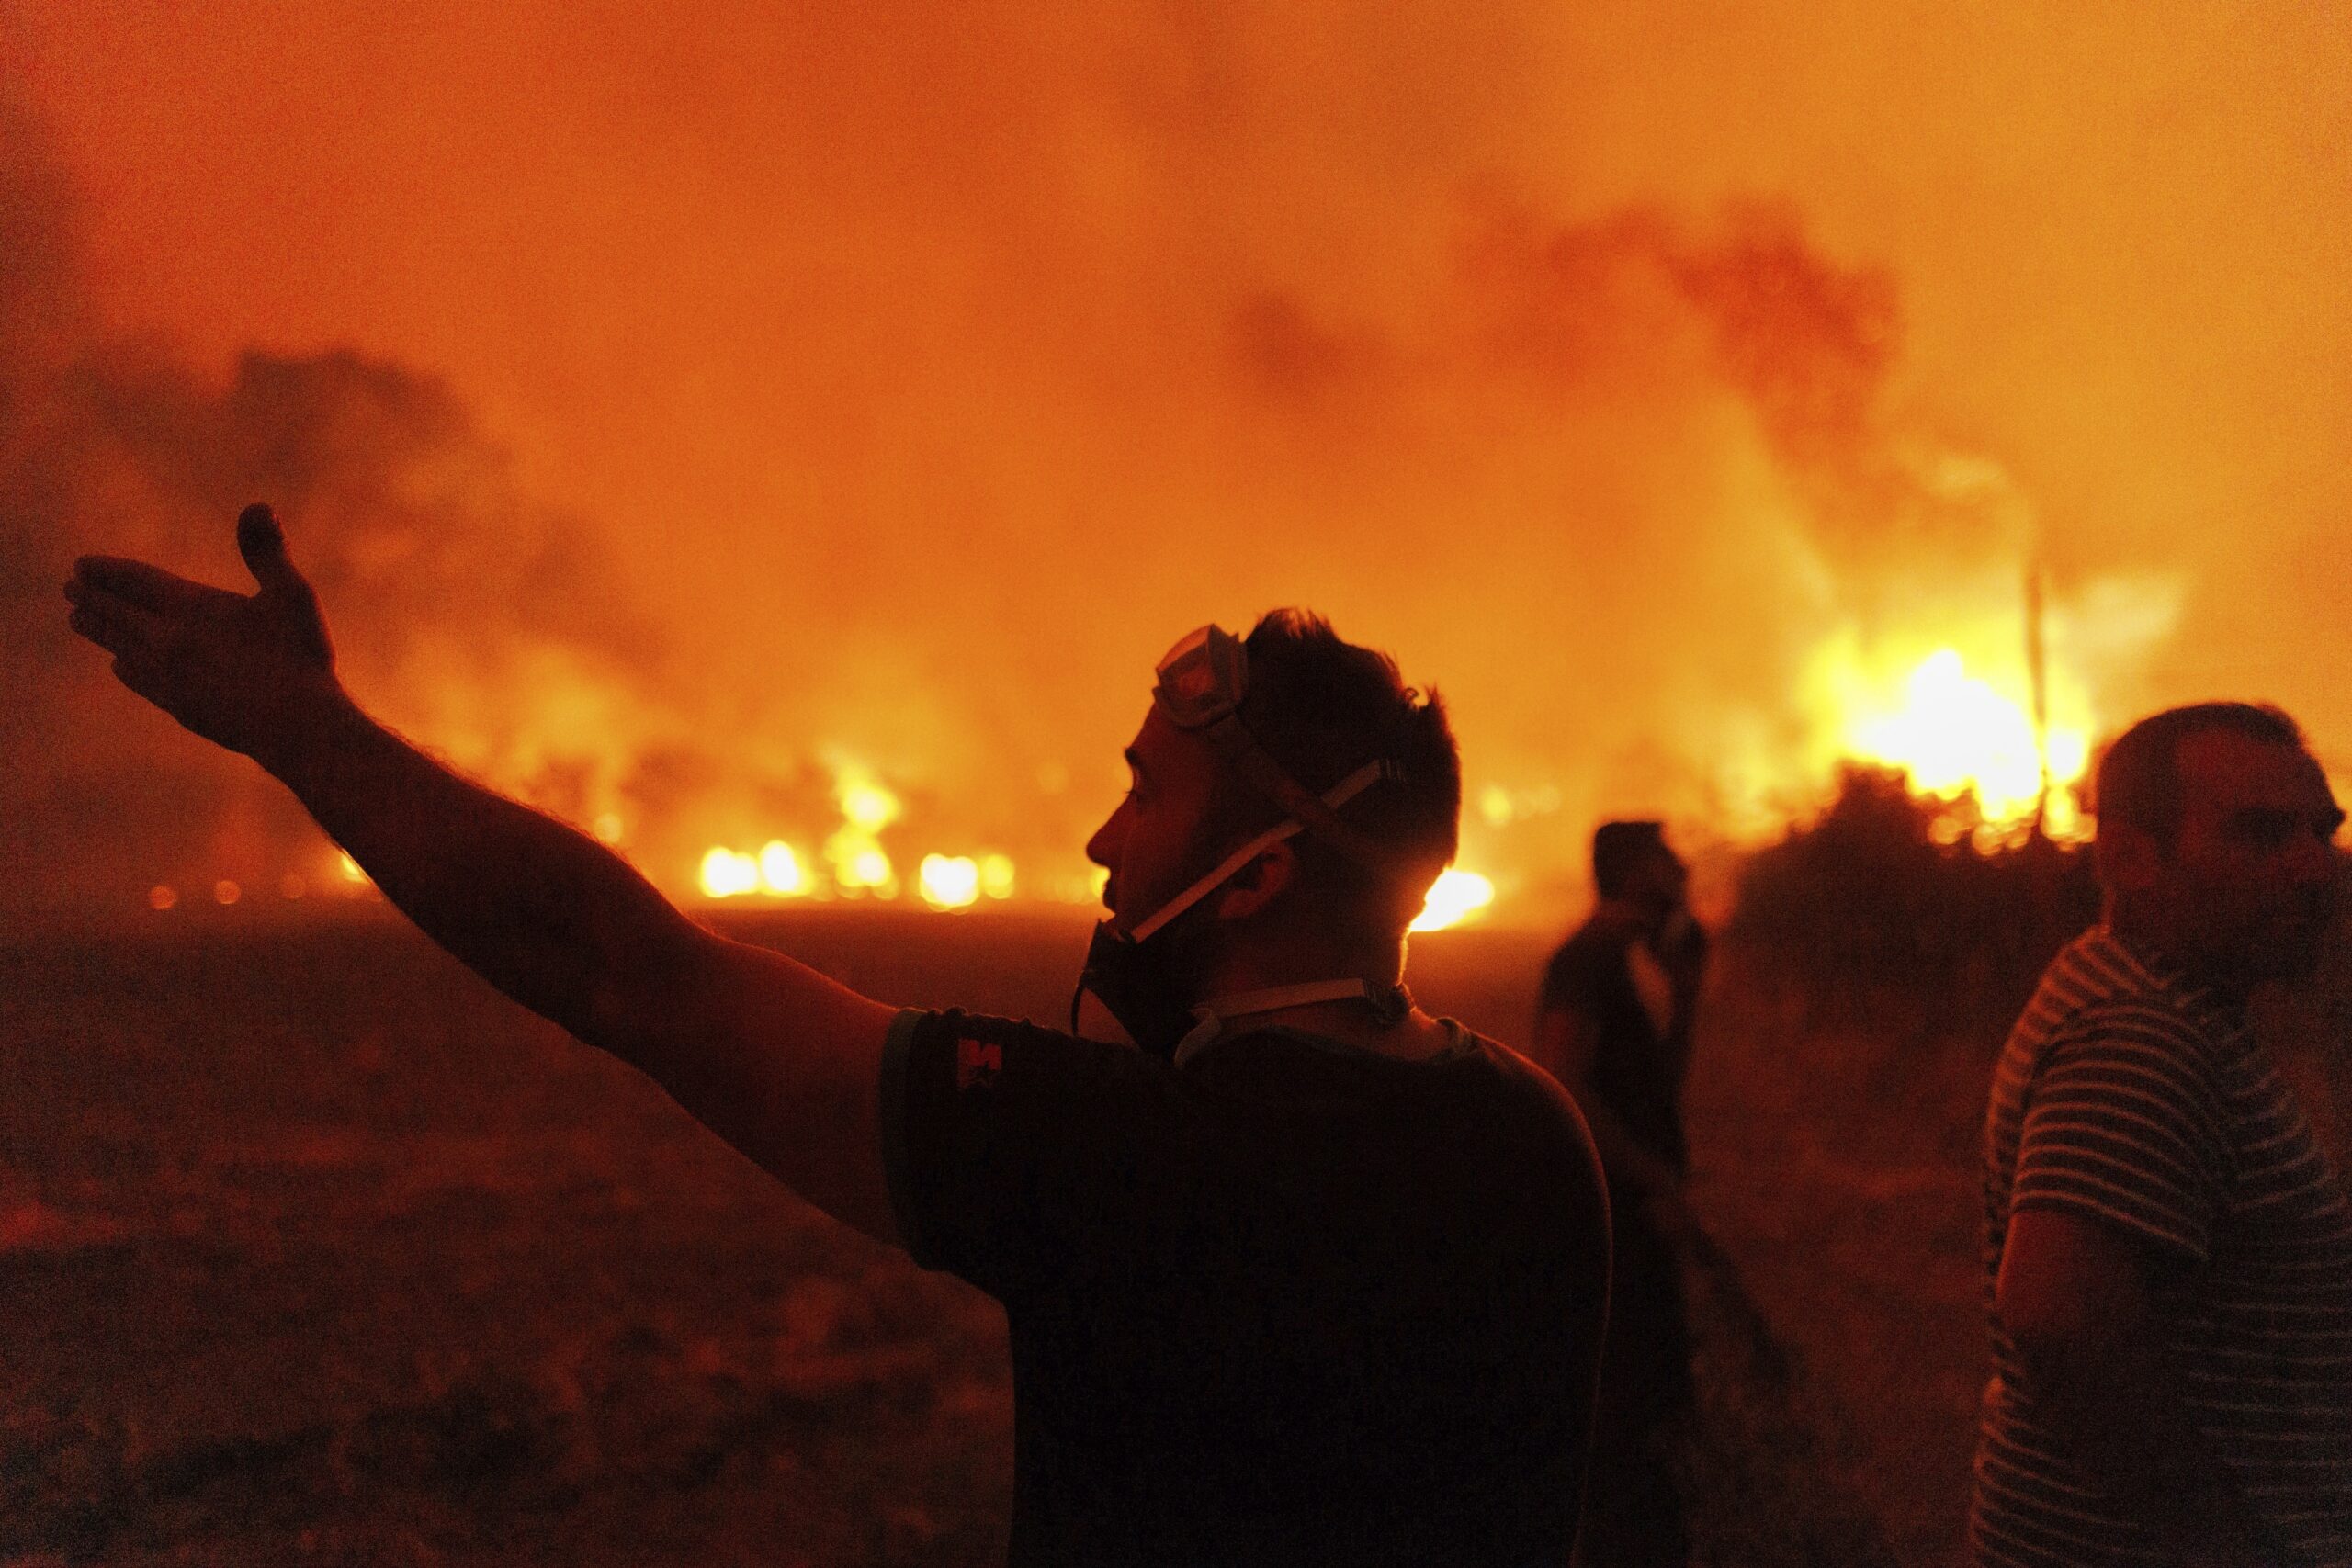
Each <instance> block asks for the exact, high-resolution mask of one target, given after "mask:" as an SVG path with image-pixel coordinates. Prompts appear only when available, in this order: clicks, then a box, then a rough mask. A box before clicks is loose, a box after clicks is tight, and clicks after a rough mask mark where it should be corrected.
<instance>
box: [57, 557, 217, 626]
mask: <svg viewBox="0 0 2352 1568" xmlns="http://www.w3.org/2000/svg"><path fill="white" fill-rule="evenodd" d="M74 582H77V583H80V584H82V585H83V586H85V587H87V588H93V589H96V590H97V591H99V592H105V593H110V594H112V595H114V596H115V597H116V598H118V599H120V600H122V601H123V602H124V603H125V604H134V605H137V606H138V607H139V608H140V609H142V610H151V611H153V612H155V613H157V614H159V615H171V614H174V613H175V612H179V611H185V610H191V609H194V608H196V607H198V605H201V604H211V603H213V602H215V601H217V600H221V599H228V598H232V597H234V595H232V594H231V593H229V592H226V591H225V590H222V589H219V588H213V587H209V586H208V585H206V584H204V583H201V582H190V581H188V580H187V578H185V577H179V576H175V575H174V574H173V573H171V572H168V571H165V570H164V569H163V568H161V567H158V566H149V565H148V564H147V563H146V562H145V561H140V560H125V559H124V558H122V557H120V556H84V557H83V558H81V559H80V560H77V561H75V562H74ZM67 596H68V597H71V596H72V595H71V593H70V592H69V593H68V595H67Z"/></svg>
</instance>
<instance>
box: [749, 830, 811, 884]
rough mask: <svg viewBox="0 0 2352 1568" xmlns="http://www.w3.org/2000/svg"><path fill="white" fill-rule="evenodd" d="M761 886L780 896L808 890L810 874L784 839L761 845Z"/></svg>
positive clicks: (771, 840)
mask: <svg viewBox="0 0 2352 1568" xmlns="http://www.w3.org/2000/svg"><path fill="white" fill-rule="evenodd" d="M760 886H761V887H762V888H763V889H764V890H765V891H767V892H770V893H773V894H775V896H776V897H780V898H789V897H794V896H795V895H797V894H801V893H806V892H807V891H809V874H808V873H807V872H806V871H804V870H802V869H801V866H800V857H799V856H798V855H797V854H795V853H794V852H793V849H792V846H791V845H790V844H787V843H786V842H785V841H784V840H782V839H770V840H768V841H767V842H766V843H764V844H763V845H761V846H760Z"/></svg>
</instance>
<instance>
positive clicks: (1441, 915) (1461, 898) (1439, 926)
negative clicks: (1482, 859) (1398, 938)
mask: <svg viewBox="0 0 2352 1568" xmlns="http://www.w3.org/2000/svg"><path fill="white" fill-rule="evenodd" d="M1494 901H1495V885H1494V884H1493V883H1492V882H1490V881H1488V880H1487V878H1485V877H1483V876H1481V875H1479V874H1477V873H1476V872H1475V871H1461V870H1456V869H1449V870H1446V871H1443V872H1441V873H1439V874H1438V879H1437V880H1436V881H1435V882H1433V883H1431V884H1430V893H1429V897H1427V898H1425V899H1423V900H1422V902H1421V912H1420V913H1419V914H1418V915H1416V916H1414V917H1413V923H1412V924H1411V925H1410V926H1408V927H1407V928H1406V929H1407V930H1408V931H1443V930H1444V929H1445V928H1446V927H1448V926H1456V925H1460V924H1462V923H1463V922H1464V920H1469V919H1476V917H1477V915H1478V914H1479V912H1480V911H1482V910H1484V909H1485V908H1487V906H1488V905H1490V904H1492V903H1493V902H1494Z"/></svg>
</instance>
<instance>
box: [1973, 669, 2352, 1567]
mask: <svg viewBox="0 0 2352 1568" xmlns="http://www.w3.org/2000/svg"><path fill="white" fill-rule="evenodd" d="M2096 805H2097V807H2098V843H2097V849H2096V861H2097V864H2098V876H2099V882H2100V885H2101V887H2102V889H2103V890H2104V893H2105V897H2106V914H2105V919H2103V920H2102V922H2101V923H2100V924H2099V925H2098V926H2097V927H2095V928H2094V929H2093V930H2091V931H2089V932H2088V933H2087V934H2086V935H2084V936H2082V937H2080V938H2078V939H2077V940H2076V941H2075V942H2073V943H2072V944H2071V945H2070V946H2068V947H2067V948H2066V949H2065V951H2064V952H2063V953H2060V954H2059V956H2058V958H2057V959H2056V960H2055V961H2054V962H2053V963H2052V964H2051V966H2050V968H2049V970H2048V972H2047V973H2046V974H2045V975H2044V976H2042V981H2041V988H2040V989H2039V990H2038V991H2037V992H2036V993H2035V995H2034V998H2033V1000H2032V1001H2031V1002H2030V1004H2029V1005H2028V1006H2027V1008H2026V1010H2025V1013H2024V1015H2023V1016H2022V1017H2021V1018H2019V1019H2018V1023H2017V1027H2016V1028H2015V1029H2014V1030H2013V1031H2012V1032H2011V1033H2010V1035H2009V1039H2008V1043H2007V1046H2006V1047H2005V1048H2004V1050H2003V1051H2002V1054H2001V1059H2000V1063H1999V1066H1998V1067H1997V1069H1996V1072H1995V1075H1994V1079H1993V1090H1992V1103H1991V1109H1990V1111H1989V1113H1988V1114H1987V1116H1986V1119H1985V1176H1986V1182H1985V1199H1986V1222H1987V1223H1986V1249H1985V1261H1986V1280H1987V1286H1988V1295H1989V1299H1990V1303H1991V1307H1992V1328H1993V1368H1994V1376H1993V1379H1992V1382H1991V1383H1990V1385H1989V1386H1988V1387H1987V1388H1986V1390H1985V1404H1984V1411H1983V1418H1982V1423H1981V1427H1980V1430H1979V1434H1978V1441H1977V1450H1976V1492H1975V1506H1974V1508H1973V1516H1972V1519H1971V1527H1970V1532H1969V1533H1970V1548H1971V1552H1972V1555H1973V1561H1975V1562H1978V1563H1980V1564H1992V1563H2000V1564H2057V1563H2070V1564H2071V1563H2081V1562H2100V1563H2108V1562H2116V1563H2122V1562H2133V1563H2140V1562H2146V1563H2182V1564H2222V1563H2228V1564H2247V1565H2251V1564H2256V1563H2261V1564H2279V1563H2293V1564H2316V1563H2346V1562H2352V1203H2347V1202H2346V1194H2345V1190H2344V1187H2343V1184H2342V1182H2341V1180H2340V1179H2339V1177H2338V1175H2337V1173H2336V1172H2335V1170H2334V1169H2333V1168H2331V1166H2330V1165H2329V1163H2328V1161H2327V1159H2326V1158H2325V1156H2324V1155H2323V1154H2322V1153H2321V1151H2320V1149H2319V1148H2318V1146H2317V1145H2315V1144H2314V1143H2313V1141H2312V1131H2311V1127H2310V1124H2309V1123H2308V1122H2306V1121H2305V1119H2304V1115H2303V1111H2302V1110H2301V1106H2300V1105H2299V1104H2298V1103H2297V1101H2296V1100H2295V1097H2294V1095H2293V1093H2292V1092H2291V1091H2290V1089H2289V1088H2288V1087H2287V1085H2286V1084H2285V1083H2284V1082H2283V1081H2282V1080H2281V1079H2280V1077H2279V1076H2278V1071H2277V1069H2276V1067H2275V1066H2274V1065H2273V1063H2272V1061H2271V1058H2270V1055H2269V1053H2268V1052H2267V1050H2266V1049H2265V1048H2264V1047H2263V1046H2262V1045H2261V1044H2260V1043H2258V1042H2257V1041H2256V1039H2255V1038H2254V1037H2253V1035H2252V1034H2250V1033H2249V1032H2248V1031H2247V1028H2246V1021H2245V1001H2246V997H2247V994H2248V992H2249V991H2250V990H2252V989H2253V988H2254V987H2255V986H2256V984H2258V983H2260V982H2262V981H2265V980H2271V979H2284V978H2289V977H2292V976H2299V975H2302V974H2305V973H2307V972H2308V971H2309V970H2310V969H2311V968H2312V966H2313V964H2315V963H2316V962H2317V959H2318V956H2319V951H2320V943H2321V939H2322V937H2323V935H2324V932H2325V931H2326V929H2327V926H2328V923H2329V920H2330V919H2331V915H2332V910H2333V907H2334V901H2335V900H2334V893H2335V883H2336V880H2337V875H2338V865H2337V854H2336V850H2335V842H2334V840H2335V832H2336V829H2337V828H2338V826H2339V825H2340V824H2341V823H2342V822H2343V820H2344V813H2343V812H2342V811H2341V810H2339V809H2338V808H2337V807H2336V804H2335V798H2334V796H2333V795H2332V794H2331V793H2330V791H2329V789H2328V784H2327V780H2326V777H2325V775H2324V774H2323V773H2321V771H2320V768H2319V765H2318V764H2317V763H2316V762H2314V761H2312V758H2311V755H2310V753H2309V752H2308V751H2307V750H2304V747H2303V742H2302V736H2301V732H2300V731H2299V730H2298V729H2297V728H2296V727H2295V725H2294V722H2293V721H2292V720H2291V719H2290V718H2288V717H2287V716H2286V715H2284V714H2282V713H2280V712H2278V710H2277V709H2275V708H2267V707H2253V706H2247V705H2240V704H2224V703H2214V704H2206V705H2199V706H2196V707H2188V708H2175V709H2172V710H2170V711H2168V712H2165V713H2161V714H2158V715H2156V716H2154V717H2152V718H2147V719H2143V720H2142V721H2141V722H2140V723H2139V724H2137V725H2135V726H2133V727H2132V728H2131V729H2130V730H2128V731H2126V732H2125V733H2124V735H2123V736H2122V737H2121V738H2120V739H2118V740H2117V741H2116V742H2115V744H2114V745H2113V746H2112V747H2111V748H2110V749H2109V751H2108V753H2107V755H2106V757H2105V758H2104V760H2103V761H2101V762H2100V764H2099V769H2098V784H2097V801H2096Z"/></svg>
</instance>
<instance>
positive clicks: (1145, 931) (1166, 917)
mask: <svg viewBox="0 0 2352 1568" xmlns="http://www.w3.org/2000/svg"><path fill="white" fill-rule="evenodd" d="M1379 778H1380V764H1379V763H1378V762H1366V763H1365V764H1364V765H1363V767H1361V768H1358V769H1357V770H1356V771H1355V772H1354V773H1350V774H1349V775H1348V776H1347V777H1346V778H1343V779H1341V780H1340V782H1339V783H1338V784H1334V785H1333V786H1332V787H1331V789H1330V790H1329V792H1328V793H1327V794H1325V795H1324V796H1323V805H1324V806H1325V807H1328V808H1331V809H1337V808H1338V807H1342V806H1345V805H1346V804H1347V803H1348V802H1349V801H1351V800H1353V799H1354V798H1355V797H1356V796H1357V795H1362V794H1363V792H1364V791H1365V790H1367V789H1370V788H1371V787H1372V786H1373V784H1374V783H1376V782H1377V781H1378V780H1379ZM1302 830H1303V829H1302V828H1301V826H1300V824H1299V823H1297V822H1295V821H1288V822H1278V823H1276V824H1275V825H1274V826H1273V827H1272V828H1269V829H1266V830H1265V831H1264V832H1262V833H1261V834H1259V835H1258V836H1257V837H1256V838H1254V839H1252V840H1250V841H1249V842H1248V843H1246V844H1244V845H1242V846H1241V847H1240V848H1239V849H1238V850H1236V851H1234V852H1232V853H1231V854H1229V855H1227V856H1226V857H1225V859H1223V860H1221V861H1219V862H1218V863H1217V866H1216V870H1215V871H1212V872H1210V873H1209V874H1207V875H1206V876H1204V877H1202V878H1201V879H1200V880H1199V881H1198V882H1195V883H1193V885H1192V886H1190V887H1187V888H1186V889H1184V891H1182V893H1179V894H1178V895H1176V897H1173V898H1171V899H1170V900H1169V901H1168V902H1167V903H1165V904H1163V905H1161V906H1160V907H1159V911H1158V912H1157V913H1156V914H1154V915H1153V916H1152V917H1151V919H1148V920H1146V921H1144V922H1143V923H1142V924H1140V925H1138V926H1136V929H1135V930H1134V931H1129V932H1128V933H1127V936H1128V939H1129V940H1130V941H1133V942H1143V941H1146V940H1148V938H1149V937H1150V936H1151V935H1152V933H1153V932H1155V931H1159V929H1160V928H1161V927H1162V926H1165V925H1166V924H1167V923H1168V922H1169V921H1170V920H1172V919H1175V918H1176V917H1177V916H1179V915H1181V914H1182V913H1183V912H1184V911H1185V910H1187V909H1189V908H1192V907H1193V905H1195V904H1197V903H1199V902H1200V901H1201V900H1202V899H1204V898H1205V897H1208V896H1209V895H1210V894H1212V893H1214V892H1216V890H1217V889H1218V888H1219V887H1220V886H1223V885H1224V884H1225V882H1226V880H1227V878H1229V877H1231V876H1232V875H1233V874H1234V873H1235V872H1238V871H1239V870H1240V869H1241V868H1242V867H1243V866H1245V865H1248V864H1249V863H1250V862H1251V861H1253V860H1255V859H1257V858H1258V857H1259V856H1260V855H1261V854H1263V853H1264V852H1266V851H1268V850H1270V849H1272V848H1273V846H1274V845H1276V844H1279V843H1281V842H1282V841H1283V840H1285V839H1290V838H1295V837H1296V836H1297V835H1298V834H1299V833H1300V832H1301V831H1302Z"/></svg>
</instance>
